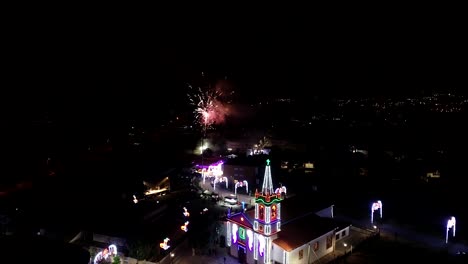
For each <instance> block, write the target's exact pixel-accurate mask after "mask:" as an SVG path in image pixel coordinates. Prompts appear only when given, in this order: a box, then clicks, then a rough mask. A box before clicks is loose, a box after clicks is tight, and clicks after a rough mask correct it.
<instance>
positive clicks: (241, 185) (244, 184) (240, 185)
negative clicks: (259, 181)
mask: <svg viewBox="0 0 468 264" xmlns="http://www.w3.org/2000/svg"><path fill="white" fill-rule="evenodd" d="M244 186H245V190H246V191H247V193H248V192H249V183H248V182H247V181H239V182H236V185H235V188H234V194H235V195H237V187H244Z"/></svg>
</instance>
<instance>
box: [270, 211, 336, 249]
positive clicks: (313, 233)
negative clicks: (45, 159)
mask: <svg viewBox="0 0 468 264" xmlns="http://www.w3.org/2000/svg"><path fill="white" fill-rule="evenodd" d="M335 228H337V224H336V223H335V221H334V220H333V219H331V218H323V217H320V216H317V215H315V214H309V215H307V216H304V217H301V218H299V219H296V220H294V221H291V222H289V223H288V224H287V225H284V226H283V227H282V228H281V232H279V233H278V238H277V239H275V240H273V243H275V244H276V245H278V246H280V247H281V248H283V249H284V250H286V251H288V252H289V251H292V250H294V249H295V248H298V247H300V246H302V245H304V244H306V243H307V242H310V241H312V240H314V239H315V238H317V237H320V236H322V235H324V234H326V233H328V232H330V231H333V230H334V229H335Z"/></svg>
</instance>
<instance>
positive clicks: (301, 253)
mask: <svg viewBox="0 0 468 264" xmlns="http://www.w3.org/2000/svg"><path fill="white" fill-rule="evenodd" d="M303 257H304V250H303V249H301V250H299V259H302V258H303Z"/></svg>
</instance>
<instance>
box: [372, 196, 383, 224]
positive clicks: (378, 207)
mask: <svg viewBox="0 0 468 264" xmlns="http://www.w3.org/2000/svg"><path fill="white" fill-rule="evenodd" d="M376 210H380V218H381V219H382V202H381V201H380V200H379V201H377V202H375V203H373V204H372V206H371V220H370V221H371V224H372V223H374V212H375V211H376Z"/></svg>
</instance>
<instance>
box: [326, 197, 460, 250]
mask: <svg viewBox="0 0 468 264" xmlns="http://www.w3.org/2000/svg"><path fill="white" fill-rule="evenodd" d="M334 210H335V218H336V219H338V220H340V221H345V222H349V223H351V224H352V225H354V226H357V227H362V228H370V229H371V228H373V225H372V224H371V223H370V219H369V218H357V217H351V216H349V215H346V213H345V212H346V210H345V209H340V208H339V207H336V206H335V208H334ZM376 222H378V221H376ZM389 222H390V221H388V222H387V221H385V220H383V221H381V223H376V226H377V227H378V228H379V230H380V233H381V234H382V235H383V236H388V237H392V238H394V239H398V240H399V241H400V242H403V243H407V244H411V245H413V246H422V247H426V248H432V249H434V250H437V251H441V250H447V252H448V253H449V254H451V255H456V254H457V252H463V251H464V252H468V245H467V244H465V243H462V242H453V241H450V239H451V238H449V243H447V244H446V243H445V233H444V232H443V231H444V230H443V228H442V232H441V234H440V236H435V235H431V234H425V233H423V232H418V231H415V230H413V229H411V227H410V226H405V227H402V226H399V225H396V224H393V223H389ZM392 222H393V221H392Z"/></svg>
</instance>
